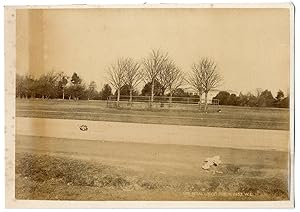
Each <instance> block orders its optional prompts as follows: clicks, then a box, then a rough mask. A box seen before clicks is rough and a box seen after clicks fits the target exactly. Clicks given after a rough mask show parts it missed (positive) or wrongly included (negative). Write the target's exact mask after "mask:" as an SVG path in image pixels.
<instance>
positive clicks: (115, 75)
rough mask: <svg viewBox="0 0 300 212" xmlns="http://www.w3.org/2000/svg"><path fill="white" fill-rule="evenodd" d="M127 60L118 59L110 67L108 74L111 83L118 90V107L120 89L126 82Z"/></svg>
mask: <svg viewBox="0 0 300 212" xmlns="http://www.w3.org/2000/svg"><path fill="white" fill-rule="evenodd" d="M125 70H126V60H124V59H123V58H121V59H118V61H117V62H116V63H115V64H112V65H111V66H109V67H108V71H107V75H108V81H109V83H110V84H111V85H112V86H113V87H114V88H115V89H116V90H117V93H118V96H117V107H119V101H120V90H121V87H122V86H123V85H124V83H125Z"/></svg>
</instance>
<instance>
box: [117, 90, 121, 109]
mask: <svg viewBox="0 0 300 212" xmlns="http://www.w3.org/2000/svg"><path fill="white" fill-rule="evenodd" d="M119 101H120V89H118V96H117V107H119Z"/></svg>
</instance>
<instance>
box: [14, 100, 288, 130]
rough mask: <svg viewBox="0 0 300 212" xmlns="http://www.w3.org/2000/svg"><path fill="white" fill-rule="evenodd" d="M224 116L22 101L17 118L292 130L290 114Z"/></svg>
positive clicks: (267, 111) (243, 110)
mask: <svg viewBox="0 0 300 212" xmlns="http://www.w3.org/2000/svg"><path fill="white" fill-rule="evenodd" d="M220 109H221V112H216V110H214V111H213V110H209V112H208V113H203V112H199V111H197V110H188V109H186V110H185V109H181V110H169V109H152V110H149V109H147V110H145V109H136V108H135V109H117V108H108V107H107V104H106V102H105V101H73V100H71V101H69V100H64V101H62V100H25V99H23V100H20V99H17V101H16V116H19V117H36V118H60V119H79V120H95V121H118V122H134V123H151V124H174V125H190V126H208V127H226V128H248V129H274V130H289V110H288V109H278V108H248V107H229V106H220Z"/></svg>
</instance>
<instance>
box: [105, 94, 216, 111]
mask: <svg viewBox="0 0 300 212" xmlns="http://www.w3.org/2000/svg"><path fill="white" fill-rule="evenodd" d="M208 105H209V106H210V107H211V109H212V110H216V111H218V110H219V109H220V108H219V100H218V99H212V100H208ZM107 107H121V108H137V109H147V108H148V109H149V108H152V109H154V108H157V109H158V108H159V109H163V108H167V109H180V110H195V109H196V110H204V108H205V104H204V99H201V101H199V98H194V97H169V96H154V97H153V101H151V96H132V97H131V99H130V96H120V99H119V102H118V101H117V96H109V97H108V98H107Z"/></svg>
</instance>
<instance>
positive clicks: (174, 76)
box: [157, 60, 183, 103]
mask: <svg viewBox="0 0 300 212" xmlns="http://www.w3.org/2000/svg"><path fill="white" fill-rule="evenodd" d="M157 80H158V82H159V83H160V84H161V92H162V95H164V94H165V91H166V90H168V91H169V92H170V98H169V102H170V103H171V102H172V95H173V93H174V91H175V90H176V89H177V88H179V87H180V86H181V85H182V84H183V74H182V72H181V70H180V69H179V68H178V67H177V66H176V65H175V63H174V62H173V61H170V60H169V61H168V62H166V63H165V65H164V68H163V70H162V71H161V72H160V73H159V74H158V76H157Z"/></svg>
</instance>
